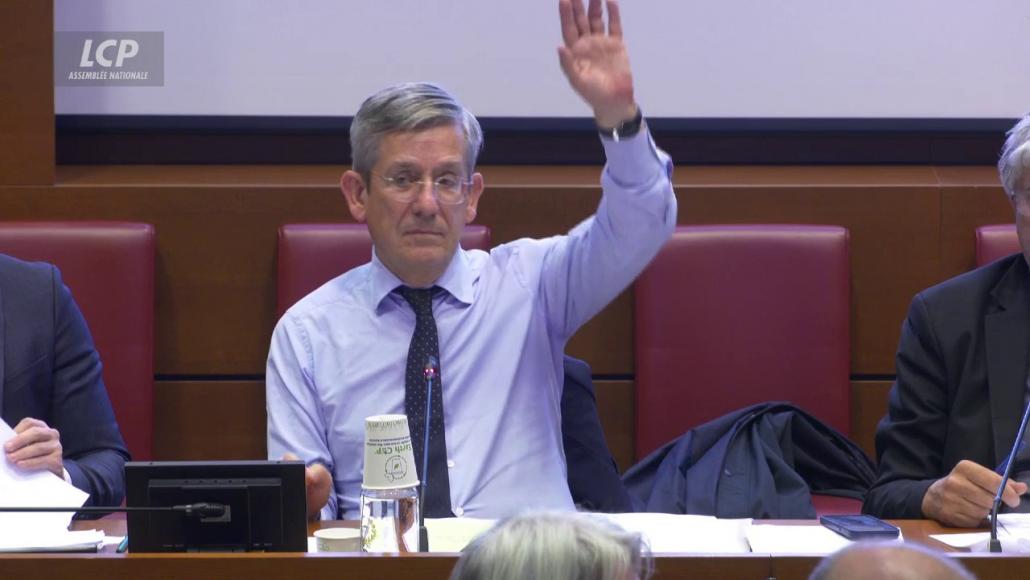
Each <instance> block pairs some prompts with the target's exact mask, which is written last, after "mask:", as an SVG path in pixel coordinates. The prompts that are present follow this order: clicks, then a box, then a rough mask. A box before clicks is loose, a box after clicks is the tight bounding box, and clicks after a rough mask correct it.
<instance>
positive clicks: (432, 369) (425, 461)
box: [418, 355, 440, 552]
mask: <svg viewBox="0 0 1030 580" xmlns="http://www.w3.org/2000/svg"><path fill="white" fill-rule="evenodd" d="M439 364H440V363H439V361H438V360H436V357H435V356H433V355H429V356H427V357H426V365H425V367H424V368H423V370H422V376H423V377H424V378H425V380H426V425H425V431H424V432H423V437H422V487H421V488H420V489H419V498H418V504H419V505H418V551H419V552H428V551H429V530H428V529H426V487H428V486H429V418H430V416H431V411H432V407H431V405H432V400H433V379H434V378H436V375H437V372H438V371H437V370H436V369H437V367H438V365H439Z"/></svg>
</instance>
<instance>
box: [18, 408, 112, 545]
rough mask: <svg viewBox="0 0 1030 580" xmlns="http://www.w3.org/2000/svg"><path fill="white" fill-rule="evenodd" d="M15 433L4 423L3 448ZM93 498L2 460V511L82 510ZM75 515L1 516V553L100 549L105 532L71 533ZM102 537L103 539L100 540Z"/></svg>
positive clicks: (50, 475)
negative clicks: (6, 508)
mask: <svg viewBox="0 0 1030 580" xmlns="http://www.w3.org/2000/svg"><path fill="white" fill-rule="evenodd" d="M12 437H14V430H13V429H11V427H10V426H9V425H8V424H7V423H5V422H3V421H0V444H3V443H4V442H6V441H7V440H8V439H10V438H12ZM88 497H89V495H88V494H87V493H85V492H83V491H81V490H79V489H77V488H75V487H74V486H72V485H71V484H69V483H68V482H66V481H64V479H62V478H60V477H57V476H56V475H54V474H53V473H50V472H49V471H34V472H25V471H22V470H20V469H17V468H16V467H15V466H13V465H11V464H10V463H8V461H7V459H6V458H0V507H80V506H82V504H83V503H85V502H86V499H87V498H88ZM73 515H74V512H57V513H51V512H27V513H2V512H0V550H2V551H12V550H24V551H29V550H33V551H34V550H70V549H82V545H83V544H84V543H85V544H89V545H91V546H92V547H93V549H96V546H98V545H99V544H100V543H101V542H102V541H103V539H104V534H103V532H96V531H93V532H92V533H91V534H90V533H79V532H74V533H73V532H69V531H68V524H69V523H71V519H72V516H73ZM97 535H99V539H97Z"/></svg>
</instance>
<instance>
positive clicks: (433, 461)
mask: <svg viewBox="0 0 1030 580" xmlns="http://www.w3.org/2000/svg"><path fill="white" fill-rule="evenodd" d="M397 291H398V292H399V293H400V295H401V296H403V297H404V299H405V300H407V301H408V304H410V305H411V308H412V309H413V310H414V311H415V332H414V333H413V334H412V335H411V345H410V346H409V347H408V366H407V370H406V371H405V374H404V413H405V414H406V415H407V416H408V428H409V429H410V430H411V447H412V450H413V451H414V452H415V465H416V466H417V470H418V477H419V480H420V481H422V484H423V485H424V486H425V500H424V501H425V505H423V506H422V510H423V511H424V512H425V514H426V517H427V518H449V517H454V514H453V513H451V484H450V481H449V479H448V476H447V439H446V437H445V435H444V423H443V381H442V380H441V379H442V374H441V373H440V372H439V368H437V373H436V377H435V378H434V379H433V394H432V400H431V401H430V402H429V403H430V404H429V442H428V445H429V473H428V474H425V473H422V450H423V448H424V445H425V442H423V438H424V437H425V429H426V378H425V370H426V361H427V360H429V357H433V358H434V360H436V361H439V360H440V343H439V337H438V336H437V334H436V320H435V319H434V318H433V296H434V295H435V294H436V293H437V292H438V291H440V288H437V287H436V286H434V287H433V288H408V287H405V286H401V287H400V288H398V289H397ZM438 366H439V365H438Z"/></svg>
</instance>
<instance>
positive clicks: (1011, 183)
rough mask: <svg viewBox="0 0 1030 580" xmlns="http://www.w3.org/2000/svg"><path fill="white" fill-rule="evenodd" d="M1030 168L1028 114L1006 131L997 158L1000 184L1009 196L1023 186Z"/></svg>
mask: <svg viewBox="0 0 1030 580" xmlns="http://www.w3.org/2000/svg"><path fill="white" fill-rule="evenodd" d="M1027 169H1030V114H1028V115H1025V116H1024V117H1023V118H1022V119H1020V120H1019V122H1018V123H1016V125H1015V126H1014V127H1012V128H1011V129H1009V132H1008V138H1007V139H1005V146H1004V147H1002V148H1001V157H1000V158H999V159H998V175H1000V176H1001V186H1002V187H1004V188H1005V193H1007V194H1008V196H1009V197H1014V196H1015V195H1016V193H1017V192H1018V191H1019V190H1020V188H1022V187H1023V186H1024V183H1023V181H1024V179H1025V172H1026V170H1027Z"/></svg>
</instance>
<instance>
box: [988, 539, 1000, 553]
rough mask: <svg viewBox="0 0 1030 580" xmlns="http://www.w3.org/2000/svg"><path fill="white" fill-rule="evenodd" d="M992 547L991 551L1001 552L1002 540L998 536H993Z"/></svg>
mask: <svg viewBox="0 0 1030 580" xmlns="http://www.w3.org/2000/svg"><path fill="white" fill-rule="evenodd" d="M990 546H991V549H990V551H991V552H992V553H994V554H998V553H1001V540H999V539H998V538H991V544H990Z"/></svg>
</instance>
